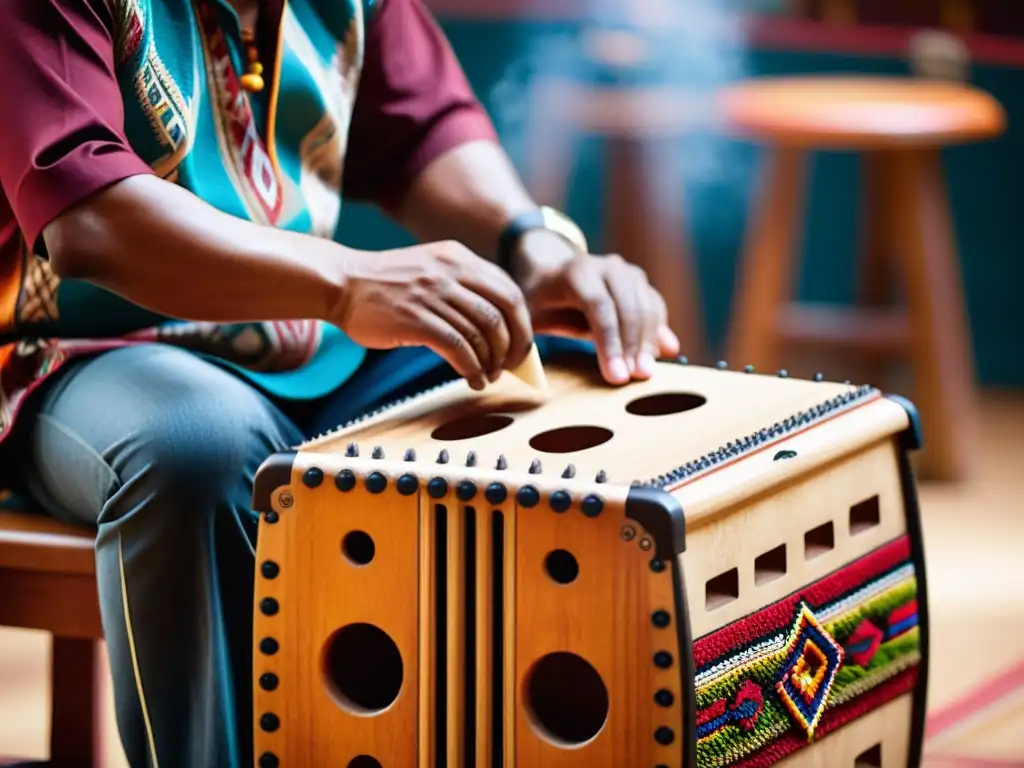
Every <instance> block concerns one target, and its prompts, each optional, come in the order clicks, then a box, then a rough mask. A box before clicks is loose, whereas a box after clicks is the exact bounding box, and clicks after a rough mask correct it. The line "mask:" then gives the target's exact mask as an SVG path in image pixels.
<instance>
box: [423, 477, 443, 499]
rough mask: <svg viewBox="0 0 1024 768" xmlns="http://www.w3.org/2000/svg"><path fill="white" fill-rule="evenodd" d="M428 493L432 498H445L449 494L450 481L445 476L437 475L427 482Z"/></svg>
mask: <svg viewBox="0 0 1024 768" xmlns="http://www.w3.org/2000/svg"><path fill="white" fill-rule="evenodd" d="M427 493H429V494H430V497H431V498H432V499H443V498H444V497H445V496H447V495H448V481H447V480H445V479H444V478H443V477H435V478H432V479H431V480H430V482H429V483H427Z"/></svg>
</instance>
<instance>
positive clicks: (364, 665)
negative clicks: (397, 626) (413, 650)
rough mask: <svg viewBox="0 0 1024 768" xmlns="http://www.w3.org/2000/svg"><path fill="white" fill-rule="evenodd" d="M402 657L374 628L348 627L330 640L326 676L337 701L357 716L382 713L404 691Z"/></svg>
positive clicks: (364, 626) (325, 656) (325, 661)
mask: <svg viewBox="0 0 1024 768" xmlns="http://www.w3.org/2000/svg"><path fill="white" fill-rule="evenodd" d="M403 672H404V670H403V665H402V654H401V653H400V652H399V650H398V646H397V645H395V641H394V640H392V639H391V637H390V636H389V635H388V633H387V632H385V631H384V630H382V629H381V628H380V627H377V626H374V625H373V624H349V625H348V626H346V627H342V628H341V629H339V630H338V631H337V632H335V633H334V634H333V635H331V636H330V638H328V640H327V643H326V644H325V645H324V652H323V674H324V678H325V681H326V683H327V688H328V690H329V691H330V692H331V693H332V694H333V695H334V698H335V700H336V701H337V702H338V703H339V704H340V705H341V706H342V707H344V708H345V709H347V710H349V711H350V712H352V713H354V714H360V715H375V714H378V713H380V712H383V711H384V710H385V709H387V708H388V707H389V706H391V704H392V703H393V702H394V701H395V699H397V698H398V694H399V692H400V691H401V690H402V675H403Z"/></svg>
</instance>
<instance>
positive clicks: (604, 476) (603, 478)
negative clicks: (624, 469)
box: [594, 469, 608, 483]
mask: <svg viewBox="0 0 1024 768" xmlns="http://www.w3.org/2000/svg"><path fill="white" fill-rule="evenodd" d="M594 482H597V483H607V482H608V473H607V472H605V471H604V470H603V469H602V470H601V471H600V472H598V473H597V477H596V478H594Z"/></svg>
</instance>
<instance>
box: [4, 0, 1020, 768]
mask: <svg viewBox="0 0 1024 768" xmlns="http://www.w3.org/2000/svg"><path fill="white" fill-rule="evenodd" d="M425 2H426V4H427V5H428V6H429V7H430V8H431V10H432V11H433V12H434V13H435V15H436V16H437V18H438V21H439V23H440V24H441V25H442V27H443V28H444V30H445V32H446V33H447V35H448V37H449V39H450V41H451V44H452V46H453V47H454V49H455V52H456V54H457V55H458V57H459V58H460V60H461V61H462V63H463V66H464V68H465V70H466V73H467V75H468V77H469V79H470V81H471V83H472V85H473V86H474V88H475V89H476V92H477V94H478V95H479V97H480V99H481V101H482V102H483V103H484V105H485V106H486V107H487V109H488V111H489V112H490V114H491V115H492V117H493V118H494V120H495V123H496V125H497V127H498V130H499V133H500V134H501V137H502V139H503V141H504V143H505V145H506V147H507V148H508V150H509V152H510V154H511V155H512V158H513V160H514V161H515V163H516V164H517V166H518V167H519V168H520V169H521V170H522V172H523V175H524V177H525V178H526V180H527V183H528V185H529V187H530V188H531V190H532V191H533V193H534V194H535V196H536V197H537V198H538V199H539V201H540V202H542V203H546V204H550V205H554V206H556V207H559V208H562V209H563V210H565V211H567V212H568V213H569V215H570V216H572V217H573V218H574V219H576V220H577V221H578V222H579V223H580V225H581V226H582V227H583V229H584V230H585V232H586V233H587V235H588V237H589V238H590V239H591V242H592V247H593V250H595V251H596V252H599V253H600V252H608V251H617V252H620V253H622V254H623V255H624V256H625V257H626V258H627V259H630V260H633V261H636V262H638V263H641V264H642V265H643V266H645V268H647V270H648V273H649V274H650V275H651V277H652V280H653V282H655V284H656V285H657V287H658V288H659V289H660V290H661V291H662V292H663V294H664V295H665V296H666V298H667V299H668V300H669V303H670V306H671V307H672V323H673V325H674V326H675V328H676V330H677V332H679V333H680V335H681V337H682V338H683V339H684V344H685V347H686V349H685V351H686V354H687V356H688V357H690V359H691V360H692V361H693V362H697V363H702V364H714V363H716V362H717V361H719V360H721V361H724V362H725V363H727V364H729V365H730V367H736V368H741V367H743V366H745V365H747V364H752V365H755V366H757V368H758V370H759V371H768V372H774V371H776V370H778V369H786V370H788V371H789V372H790V373H791V374H792V375H794V376H801V377H809V376H812V375H813V374H814V373H815V372H817V371H822V372H823V373H824V374H825V376H826V377H827V378H829V379H834V380H840V381H842V380H846V379H850V380H853V381H855V382H857V383H872V384H876V385H877V386H880V387H882V388H884V389H886V390H887V391H890V392H897V393H900V394H904V395H906V396H908V397H910V398H911V399H912V400H913V401H914V402H915V403H916V404H917V405H918V407H919V408H920V409H921V417H922V422H923V424H924V428H925V429H924V431H925V440H926V444H927V445H928V448H927V450H926V451H925V453H924V454H923V455H922V457H921V460H920V463H919V471H920V478H921V495H922V507H923V512H922V514H923V516H924V524H925V535H926V548H927V554H928V560H929V580H930V592H931V594H930V598H931V601H932V606H931V612H932V621H933V653H934V658H933V661H932V665H931V673H930V679H931V694H930V710H931V716H930V720H929V743H928V747H927V765H929V766H931V768H938V767H939V766H955V765H956V766H982V765H984V766H1012V765H1016V766H1021V765H1024V735H1021V734H1024V639H1022V638H1024V591H1022V587H1024V565H1022V563H1024V558H1022V556H1021V555H1022V553H1024V504H1022V501H1021V500H1022V499H1024V472H1022V470H1024V458H1022V454H1021V445H1024V344H1022V342H1021V335H1022V331H1024V300H1022V299H1024V290H1022V289H1024V280H1022V276H1024V270H1022V267H1021V261H1022V258H1021V246H1022V244H1024V204H1021V203H1019V202H1018V195H1020V194H1022V193H1024V173H1022V171H1024V134H1022V132H1021V129H1020V125H1021V118H1024V3H1021V2H1020V0H425ZM823 78H827V79H824V80H823ZM339 238H341V239H343V240H344V241H345V242H347V243H349V244H352V245H355V246H358V247H367V248H389V247H395V246H399V245H402V244H405V243H408V242H410V238H409V236H408V235H407V234H406V233H404V232H403V231H401V230H400V229H398V228H397V227H395V226H394V225H393V224H391V223H389V222H388V221H387V220H386V219H384V218H383V217H382V216H381V215H380V214H378V213H376V212H375V211H373V210H370V209H367V208H364V207H360V206H357V205H349V206H348V207H347V208H346V209H345V210H344V212H343V216H342V221H341V225H340V229H339ZM865 307H867V308H868V309H869V310H870V311H867V312H865V311H863V310H864V308H865ZM48 642H49V641H48V639H47V637H46V636H44V635H39V634H36V633H32V632H26V631H20V630H0V647H3V648H5V649H7V650H8V651H9V652H5V653H2V654H0V681H3V687H2V688H0V712H3V713H4V717H3V718H0V754H6V753H13V754H21V755H27V756H37V757H43V756H45V755H46V751H47V744H48V738H49V734H48V732H47V730H46V729H47V727H48V726H47V723H48V713H49V709H48V708H49V703H48V701H49V700H48V689H47V687H46V681H47V679H48V678H47V676H48V674H49V666H48V656H47V653H48V651H47V648H48V645H47V643H48ZM104 696H107V694H106V693H105V694H104ZM101 710H102V712H103V713H105V717H106V721H105V723H106V724H105V728H106V732H107V735H108V737H110V738H109V739H108V742H109V744H110V748H109V750H108V757H107V758H106V762H105V764H108V765H111V766H118V765H121V764H122V763H121V758H120V750H119V748H118V747H117V746H116V740H115V739H114V738H113V736H114V731H113V724H112V722H111V721H110V718H109V700H108V699H107V698H104V700H103V701H102V702H101Z"/></svg>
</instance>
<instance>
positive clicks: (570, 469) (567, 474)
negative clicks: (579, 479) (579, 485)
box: [562, 464, 576, 480]
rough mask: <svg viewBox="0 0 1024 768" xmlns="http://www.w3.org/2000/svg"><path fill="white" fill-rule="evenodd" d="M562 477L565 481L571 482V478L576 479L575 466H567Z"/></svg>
mask: <svg viewBox="0 0 1024 768" xmlns="http://www.w3.org/2000/svg"><path fill="white" fill-rule="evenodd" d="M562 477H563V478H565V479H566V480H572V478H574V477H576V466H575V465H574V464H570V465H568V466H567V467H566V468H565V469H564V470H563V471H562Z"/></svg>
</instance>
